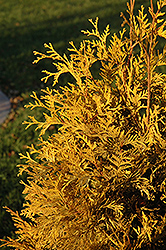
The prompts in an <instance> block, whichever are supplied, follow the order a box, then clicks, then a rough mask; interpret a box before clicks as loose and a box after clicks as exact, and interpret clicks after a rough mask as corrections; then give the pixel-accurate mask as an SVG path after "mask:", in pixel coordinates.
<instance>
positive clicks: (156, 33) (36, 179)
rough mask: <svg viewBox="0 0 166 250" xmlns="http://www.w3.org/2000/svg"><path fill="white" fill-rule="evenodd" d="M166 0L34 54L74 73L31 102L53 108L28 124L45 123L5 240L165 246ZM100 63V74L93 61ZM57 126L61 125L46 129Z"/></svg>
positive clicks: (32, 244) (22, 244) (109, 249)
mask: <svg viewBox="0 0 166 250" xmlns="http://www.w3.org/2000/svg"><path fill="white" fill-rule="evenodd" d="M164 6H166V1H165V0H159V1H158V2H157V10H156V12H154V6H153V3H152V1H151V6H150V7H149V14H150V15H151V18H149V17H148V15H147V14H145V13H144V12H145V11H144V7H143V6H141V9H140V10H139V12H138V15H137V16H135V15H134V14H133V9H134V0H133V1H132V0H131V1H130V4H128V10H127V12H128V15H129V18H128V19H127V18H126V17H125V15H124V14H123V13H122V14H121V15H122V17H123V19H124V22H123V24H122V25H123V26H124V25H128V26H129V29H130V30H129V34H128V33H127V31H126V30H127V29H125V28H123V29H122V31H120V32H119V34H113V35H112V36H111V37H109V35H110V31H109V25H108V26H107V27H106V29H105V31H104V32H103V33H102V34H101V33H100V32H99V30H98V18H96V20H95V21H93V20H91V19H90V20H89V21H90V22H91V24H92V26H93V29H92V31H88V30H87V31H83V33H84V34H85V35H87V36H88V37H89V36H93V37H94V39H93V40H84V41H83V42H81V44H80V47H79V48H76V46H75V45H74V43H73V42H70V46H71V47H70V48H69V51H70V55H69V57H67V56H66V55H65V54H64V55H63V56H61V55H59V54H58V53H57V52H56V51H55V49H54V48H53V46H52V44H51V43H49V44H45V45H44V46H45V48H46V53H41V52H36V51H35V52H34V54H35V55H36V57H37V59H36V60H35V61H34V63H38V62H39V61H40V60H42V59H48V58H49V59H52V61H53V65H54V66H55V68H56V72H48V71H46V70H44V71H43V72H44V73H45V74H46V76H45V77H43V78H42V81H44V82H45V83H46V82H47V80H48V79H49V77H53V78H54V80H53V86H54V85H55V84H57V83H58V80H59V77H60V76H61V75H62V74H66V73H70V74H71V75H72V76H73V78H74V81H73V82H72V83H68V87H67V86H66V87H63V88H62V87H61V88H60V89H59V90H56V89H54V87H53V88H52V89H50V88H48V87H47V88H46V89H44V90H42V92H43V95H42V96H40V97H38V96H37V94H36V93H35V92H33V93H32V95H31V97H32V98H33V102H31V103H29V104H28V105H27V108H30V109H34V108H45V109H46V112H45V113H43V118H44V121H38V120H36V118H35V117H32V116H30V117H29V121H26V122H24V123H25V124H27V128H28V127H29V126H32V125H36V129H39V130H40V135H39V144H38V145H31V147H29V152H27V155H22V154H20V156H21V158H22V159H25V160H26V163H25V164H21V166H19V167H20V172H19V174H20V175H21V174H22V172H24V171H25V172H27V173H28V176H29V177H28V179H27V183H23V185H24V186H25V189H24V191H23V194H25V203H24V208H23V209H22V211H21V214H20V215H19V214H18V213H14V212H12V211H11V210H9V209H7V210H8V211H9V212H10V213H11V215H12V217H13V220H14V222H15V225H16V228H17V232H16V233H17V236H18V238H17V239H16V240H13V239H10V238H8V240H6V241H5V240H3V241H4V245H7V246H11V247H14V248H15V249H20V250H24V249H25V250H30V249H36V250H37V249H43V250H46V249H51V250H53V249H56V250H57V249H66V250H67V249H70V250H76V249H78V250H79V249H80V250H83V249H85V250H88V249H89V250H93V249H94V250H95V249H101V250H104V249H105V250H113V249H119V250H125V249H126V250H127V249H157V250H158V249H163V248H162V247H163V246H165V244H166V240H165V227H166V200H165V198H166V188H165V182H166V128H165V122H166V74H163V73H160V72H159V66H166V58H165V56H166V53H165V47H164V48H163V52H161V51H158V50H157V49H156V45H157V43H158V38H159V37H162V38H165V39H166V22H165V21H164V19H163V18H162V17H163V16H164V14H165V13H164V12H162V8H163V7H164ZM97 61H98V62H100V65H101V68H100V79H96V78H95V77H94V76H93V69H92V65H93V64H94V63H95V62H97ZM51 125H58V126H59V129H58V133H53V134H52V136H50V137H49V138H48V140H44V139H43V138H42V135H43V134H44V133H45V131H46V130H47V129H48V128H49V127H50V126H51Z"/></svg>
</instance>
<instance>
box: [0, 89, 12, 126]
mask: <svg viewBox="0 0 166 250" xmlns="http://www.w3.org/2000/svg"><path fill="white" fill-rule="evenodd" d="M10 109H11V104H10V100H9V99H8V97H7V96H6V95H5V94H4V93H2V91H0V124H2V123H3V122H4V121H5V119H6V117H7V116H8V114H9V112H10Z"/></svg>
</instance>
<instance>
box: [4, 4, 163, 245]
mask: <svg viewBox="0 0 166 250" xmlns="http://www.w3.org/2000/svg"><path fill="white" fill-rule="evenodd" d="M126 3H127V1H126V0H116V1H115V0H60V1H58V0H47V1H45V0H26V1H25V0H7V1H6V0H0V90H1V91H3V92H4V93H5V94H6V95H7V96H8V98H10V101H11V106H12V109H11V112H10V114H9V115H8V117H7V119H6V121H5V122H4V123H3V124H1V125H0V238H3V237H5V236H13V237H14V225H13V222H12V221H11V218H10V215H9V214H8V213H7V212H5V210H4V209H3V206H8V207H9V208H11V209H12V210H14V211H16V210H18V211H20V209H21V207H22V202H23V197H22V195H21V192H22V189H23V187H22V186H21V185H20V184H19V181H20V177H17V173H18V168H17V167H16V165H17V164H19V163H20V162H21V161H20V159H19V153H20V152H22V153H25V151H26V148H27V145H30V144H32V143H36V142H37V138H38V132H35V131H34V127H31V128H29V129H28V130H25V126H24V125H22V122H23V121H24V120H27V117H28V115H31V116H32V115H35V116H36V117H37V118H38V119H40V118H41V117H42V111H41V110H34V111H30V110H28V109H25V108H24V105H25V104H27V103H28V102H29V100H30V97H29V95H30V93H31V91H34V90H35V91H36V92H37V93H40V89H41V88H45V86H44V84H43V83H42V82H41V81H40V79H41V78H42V77H43V74H42V73H41V71H42V70H43V69H47V70H54V68H53V66H52V65H51V62H50V61H49V60H46V61H44V60H43V61H41V62H40V63H39V64H37V65H33V64H32V61H33V60H34V59H35V57H34V56H33V51H34V50H36V51H41V52H44V51H45V49H44V47H43V44H44V43H49V42H51V43H52V44H53V45H54V48H55V49H56V51H57V52H58V53H60V54H63V53H67V48H68V47H69V45H68V43H69V41H74V43H75V44H76V46H77V47H78V46H79V43H80V41H81V40H83V39H86V37H85V36H84V35H83V34H82V33H81V30H82V29H83V30H87V29H91V28H92V26H91V24H90V23H89V22H88V19H89V18H92V19H95V18H96V17H99V29H100V30H101V31H103V29H105V27H106V25H107V24H109V25H110V29H111V34H113V33H114V32H118V31H119V29H121V23H122V18H120V12H121V11H122V12H124V13H125V14H126V15H127V13H126V12H125V10H126ZM154 3H156V1H154ZM141 4H144V6H145V10H146V11H147V6H149V5H150V1H149V0H136V5H135V12H137V10H138V9H139V8H140V5H141ZM162 45H163V44H162V43H161V46H162ZM61 84H65V78H64V79H63V81H62V83H61ZM49 85H50V86H51V81H49V82H48V83H47V84H46V86H49ZM58 87H59V86H57V87H56V88H58ZM48 133H49V131H48ZM50 133H51V132H50ZM22 178H23V179H24V178H25V176H23V177H22ZM3 249H8V248H7V247H4V248H3Z"/></svg>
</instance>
